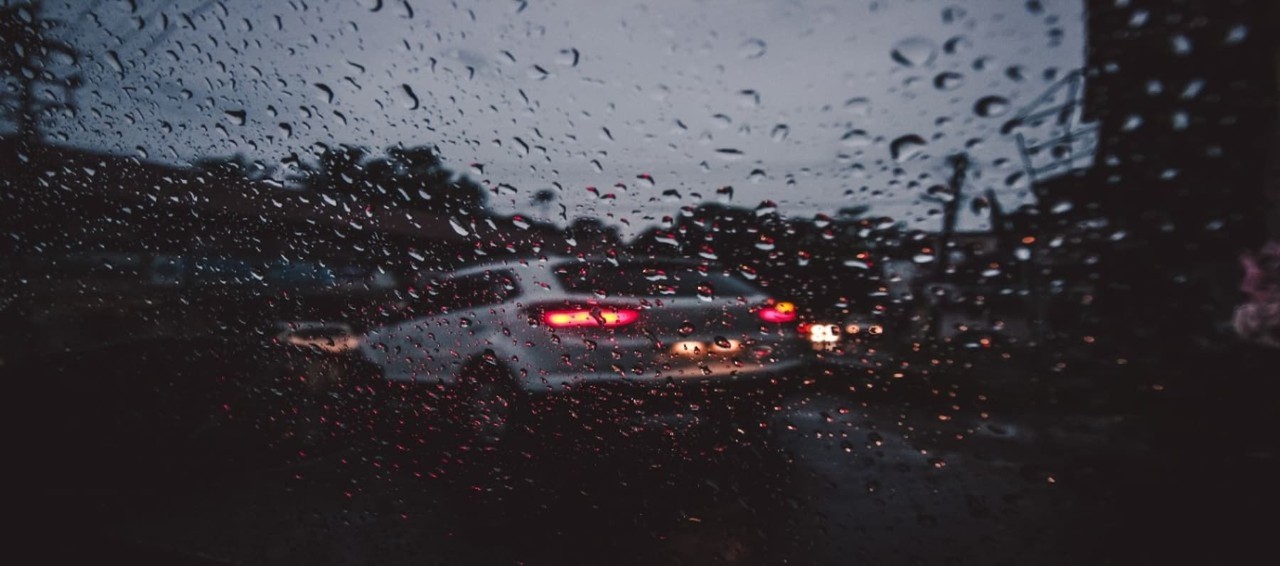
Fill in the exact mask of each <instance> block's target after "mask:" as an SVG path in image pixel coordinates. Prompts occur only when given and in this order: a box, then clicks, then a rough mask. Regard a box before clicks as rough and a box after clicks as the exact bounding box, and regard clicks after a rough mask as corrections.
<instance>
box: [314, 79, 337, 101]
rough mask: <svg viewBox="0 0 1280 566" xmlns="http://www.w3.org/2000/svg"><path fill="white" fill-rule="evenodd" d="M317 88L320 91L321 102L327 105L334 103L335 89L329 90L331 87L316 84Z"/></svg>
mask: <svg viewBox="0 0 1280 566" xmlns="http://www.w3.org/2000/svg"><path fill="white" fill-rule="evenodd" d="M315 87H316V90H317V91H319V96H320V100H323V101H324V102H325V103H326V104H332V103H333V89H331V88H329V85H326V84H324V83H316V84H315Z"/></svg>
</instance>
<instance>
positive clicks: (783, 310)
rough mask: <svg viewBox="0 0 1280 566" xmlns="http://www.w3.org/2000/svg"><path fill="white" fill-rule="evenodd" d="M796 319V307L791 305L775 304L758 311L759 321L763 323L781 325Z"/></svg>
mask: <svg viewBox="0 0 1280 566" xmlns="http://www.w3.org/2000/svg"><path fill="white" fill-rule="evenodd" d="M795 319H796V306H795V305H793V304H791V303H776V304H772V305H766V306H764V307H761V309H760V320H763V321H765V322H773V323H782V322H791V321H793V320H795Z"/></svg>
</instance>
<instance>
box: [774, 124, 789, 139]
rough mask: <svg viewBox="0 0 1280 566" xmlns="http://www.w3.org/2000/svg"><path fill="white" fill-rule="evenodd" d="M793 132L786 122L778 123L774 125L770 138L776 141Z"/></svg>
mask: <svg viewBox="0 0 1280 566" xmlns="http://www.w3.org/2000/svg"><path fill="white" fill-rule="evenodd" d="M789 133H791V128H789V127H787V125H786V124H778V125H776V126H774V127H773V131H772V132H770V133H769V138H770V139H772V140H773V141H775V142H780V141H782V140H785V139H787V134H789Z"/></svg>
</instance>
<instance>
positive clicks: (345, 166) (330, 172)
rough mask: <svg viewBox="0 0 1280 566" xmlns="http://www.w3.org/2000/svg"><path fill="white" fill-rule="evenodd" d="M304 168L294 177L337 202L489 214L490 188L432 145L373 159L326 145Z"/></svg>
mask: <svg viewBox="0 0 1280 566" xmlns="http://www.w3.org/2000/svg"><path fill="white" fill-rule="evenodd" d="M299 168H300V173H299V174H298V175H296V176H295V177H294V178H293V180H294V181H296V182H298V183H299V184H300V185H302V186H303V187H304V188H306V189H308V190H311V191H314V192H316V193H319V194H322V195H326V196H328V197H330V198H333V199H335V200H343V201H347V202H352V203H358V204H364V205H383V206H405V207H408V208H413V209H421V210H430V211H432V212H439V213H448V214H461V215H484V214H487V211H486V201H487V198H486V194H485V191H484V188H483V187H481V186H480V185H478V184H476V183H475V182H473V181H471V180H469V179H467V178H465V177H458V176H457V175H455V174H454V172H453V171H452V170H450V169H449V168H448V167H445V165H444V163H443V162H442V161H441V160H440V156H439V154H438V153H437V152H436V150H435V149H434V148H432V147H429V146H415V147H401V146H397V147H391V148H388V149H387V150H386V152H385V153H384V154H383V155H380V156H376V157H371V156H370V155H369V150H368V149H366V148H364V147H360V146H352V145H338V146H334V147H329V148H325V149H324V150H323V151H322V152H321V153H320V155H319V156H318V158H317V161H316V162H314V163H307V162H301V163H300V165H299Z"/></svg>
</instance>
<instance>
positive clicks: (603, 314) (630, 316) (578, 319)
mask: <svg viewBox="0 0 1280 566" xmlns="http://www.w3.org/2000/svg"><path fill="white" fill-rule="evenodd" d="M639 318H640V311H638V310H635V309H616V308H594V309H589V308H583V309H564V310H550V311H546V312H544V313H542V320H543V322H546V323H547V326H550V327H552V328H570V327H574V326H605V327H613V326H624V325H627V324H631V323H633V322H635V321H636V320H638V319H639Z"/></svg>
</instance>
